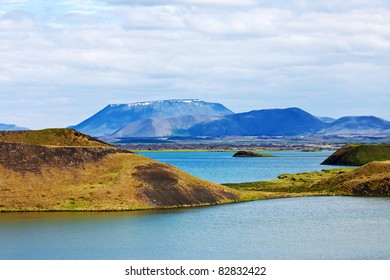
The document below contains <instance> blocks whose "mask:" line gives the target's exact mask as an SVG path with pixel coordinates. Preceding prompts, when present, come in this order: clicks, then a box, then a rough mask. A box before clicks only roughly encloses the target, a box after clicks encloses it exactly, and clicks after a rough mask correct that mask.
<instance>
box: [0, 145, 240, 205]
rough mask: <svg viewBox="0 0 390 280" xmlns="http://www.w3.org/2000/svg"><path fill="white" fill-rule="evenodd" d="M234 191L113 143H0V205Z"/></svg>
mask: <svg viewBox="0 0 390 280" xmlns="http://www.w3.org/2000/svg"><path fill="white" fill-rule="evenodd" d="M239 196H240V195H239V193H238V192H237V191H235V190H232V189H230V188H227V187H224V186H221V185H219V184H215V183H211V182H208V181H204V180H201V179H198V178H195V177H193V176H191V175H189V174H187V173H185V172H183V171H181V170H179V169H177V168H174V167H172V166H170V165H167V164H162V163H158V162H156V161H154V160H152V159H149V158H147V157H143V156H140V155H136V154H134V153H130V152H126V151H122V150H118V149H113V148H102V147H98V148H85V147H43V146H36V145H30V144H22V143H0V211H102V210H104V211H105V210H134V209H152V208H161V207H183V206H199V205H210V204H218V203H224V202H231V201H235V200H238V199H239V198H240V197H239Z"/></svg>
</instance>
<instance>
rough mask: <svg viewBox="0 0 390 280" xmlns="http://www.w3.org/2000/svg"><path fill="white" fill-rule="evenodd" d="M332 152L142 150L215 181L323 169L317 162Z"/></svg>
mask: <svg viewBox="0 0 390 280" xmlns="http://www.w3.org/2000/svg"><path fill="white" fill-rule="evenodd" d="M332 153H333V151H321V152H299V151H298V152H297V151H282V152H267V154H270V155H274V156H275V157H257V158H234V157H232V156H233V154H234V153H233V152H143V153H140V154H142V155H145V156H147V157H150V158H153V159H155V160H158V161H161V162H165V163H169V164H172V165H174V166H176V167H179V168H180V169H182V170H184V171H186V172H188V173H190V174H192V175H195V176H197V177H199V178H202V179H205V180H209V181H213V182H217V183H240V182H253V181H259V180H271V179H276V178H277V176H278V175H280V174H283V173H298V172H306V171H314V170H322V169H324V168H334V167H331V166H324V165H321V162H323V161H324V160H325V159H326V158H327V157H328V156H329V155H331V154H332Z"/></svg>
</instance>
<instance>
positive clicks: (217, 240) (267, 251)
mask: <svg viewBox="0 0 390 280" xmlns="http://www.w3.org/2000/svg"><path fill="white" fill-rule="evenodd" d="M389 217H390V200H389V199H388V198H358V197H310V198H293V199H275V200H265V201H255V202H248V203H238V204H231V205H221V206H215V207H204V208H193V209H186V210H176V211H159V212H158V211H155V212H122V213H3V214H1V215H0V259H153V260H157V259H183V260H184V259H332V260H333V259H390V238H389V232H390V219H389Z"/></svg>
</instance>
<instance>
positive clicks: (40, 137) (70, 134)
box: [0, 128, 111, 147]
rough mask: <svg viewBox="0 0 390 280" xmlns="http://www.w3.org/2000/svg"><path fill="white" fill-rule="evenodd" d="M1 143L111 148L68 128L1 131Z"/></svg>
mask: <svg viewBox="0 0 390 280" xmlns="http://www.w3.org/2000/svg"><path fill="white" fill-rule="evenodd" d="M0 142H11V143H27V144H33V145H43V146H70V147H111V145H109V144H107V143H104V142H102V141H99V140H97V139H95V138H93V137H91V136H89V135H86V134H83V133H81V132H78V131H76V130H74V129H68V128H48V129H43V130H23V131H1V132H0Z"/></svg>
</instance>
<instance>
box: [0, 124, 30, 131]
mask: <svg viewBox="0 0 390 280" xmlns="http://www.w3.org/2000/svg"><path fill="white" fill-rule="evenodd" d="M0 130H3V131H9V130H28V128H25V127H20V126H16V125H14V124H3V123H0Z"/></svg>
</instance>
